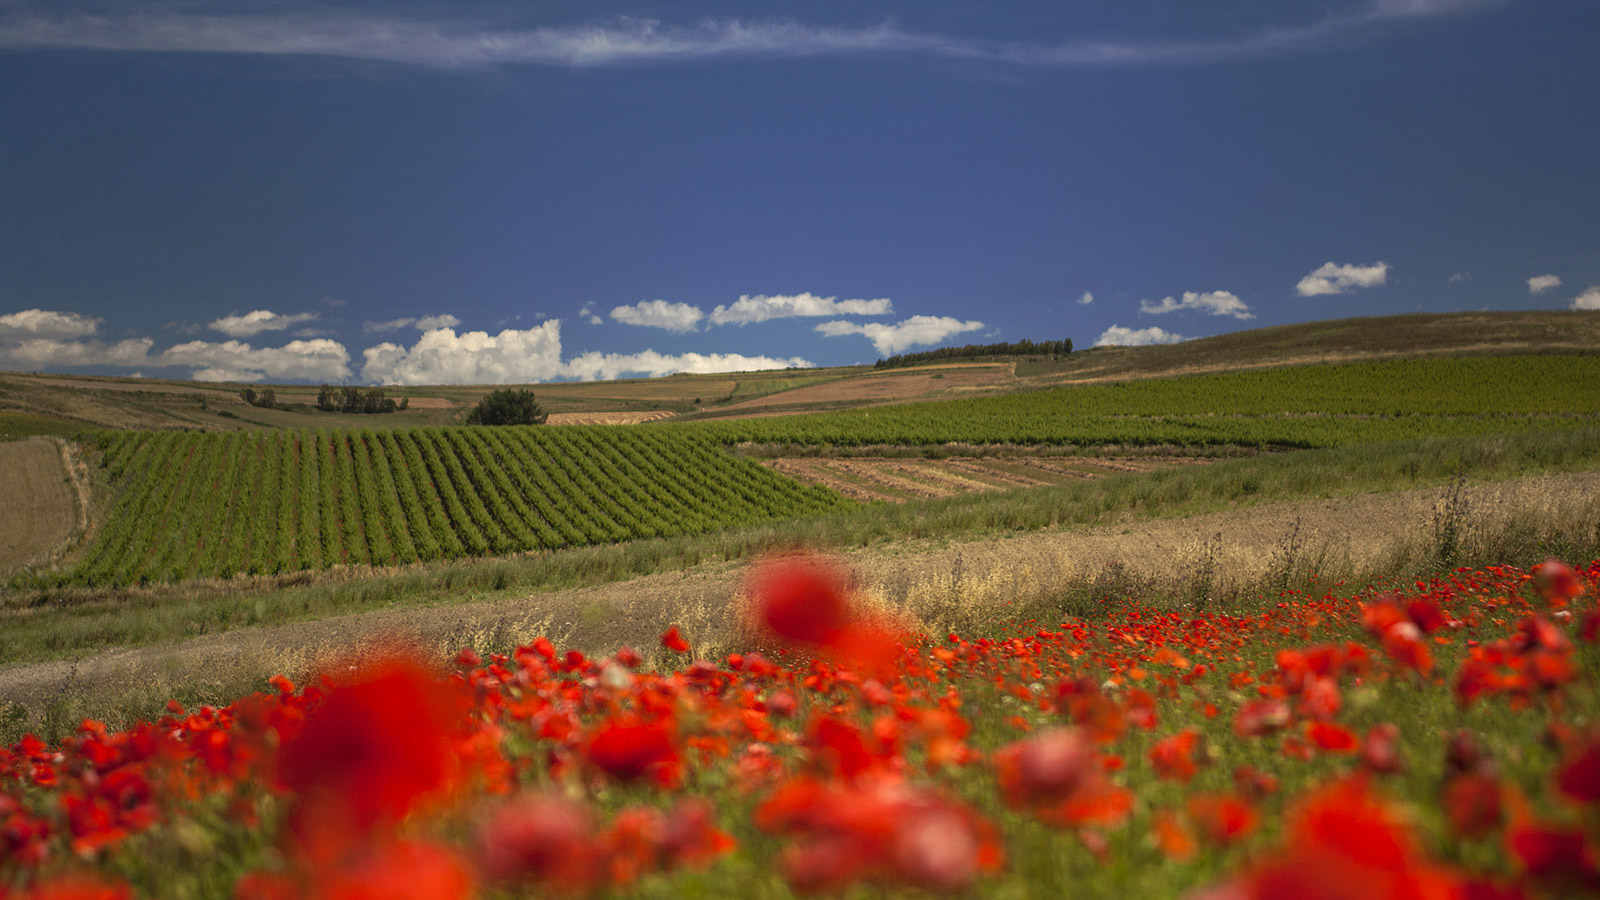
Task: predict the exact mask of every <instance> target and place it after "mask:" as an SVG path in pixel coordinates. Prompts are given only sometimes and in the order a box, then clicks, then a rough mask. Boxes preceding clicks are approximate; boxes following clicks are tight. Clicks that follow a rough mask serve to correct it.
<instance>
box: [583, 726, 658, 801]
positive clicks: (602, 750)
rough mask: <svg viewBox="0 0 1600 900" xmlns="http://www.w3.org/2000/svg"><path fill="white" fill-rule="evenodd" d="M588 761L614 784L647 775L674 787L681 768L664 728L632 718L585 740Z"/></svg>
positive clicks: (602, 728) (605, 727)
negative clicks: (611, 779) (614, 782)
mask: <svg viewBox="0 0 1600 900" xmlns="http://www.w3.org/2000/svg"><path fill="white" fill-rule="evenodd" d="M588 759H589V762H590V763H592V764H593V765H594V766H595V768H597V769H600V770H601V771H602V772H605V773H606V774H607V775H610V776H611V777H612V778H615V779H617V780H618V781H637V780H639V779H641V778H643V777H645V776H647V775H648V776H650V777H651V778H652V779H653V780H655V781H656V782H657V783H658V784H661V785H670V784H674V783H676V782H677V779H678V774H679V770H680V767H681V762H680V759H679V756H678V750H677V747H676V746H675V745H674V743H673V739H672V733H671V730H670V729H669V728H668V726H667V725H666V724H665V723H663V722H642V721H639V720H638V719H635V718H621V719H613V720H611V721H608V722H606V723H605V724H603V725H601V726H600V727H599V728H598V729H597V730H596V731H595V732H594V734H593V735H592V736H590V738H589V743H588Z"/></svg>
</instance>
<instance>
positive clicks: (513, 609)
mask: <svg viewBox="0 0 1600 900" xmlns="http://www.w3.org/2000/svg"><path fill="white" fill-rule="evenodd" d="M1597 494H1600V472H1586V473H1577V474H1568V475H1553V476H1541V477H1535V478H1524V479H1518V480H1514V481H1508V482H1502V483H1499V484H1492V485H1486V486H1483V487H1479V488H1473V489H1470V490H1469V492H1468V497H1469V503H1470V510H1471V515H1472V518H1473V520H1474V521H1484V522H1493V521H1496V520H1497V519H1498V520H1503V519H1504V517H1505V516H1508V515H1512V514H1517V513H1524V514H1525V513H1529V512H1532V513H1542V512H1543V511H1546V510H1549V511H1552V512H1551V513H1550V514H1551V515H1555V514H1556V513H1555V512H1553V511H1554V510H1558V509H1561V508H1562V506H1563V504H1564V503H1568V502H1570V501H1571V500H1572V499H1573V498H1580V499H1581V498H1585V497H1593V496H1595V495H1597ZM1440 496H1441V492H1440V491H1439V490H1437V489H1431V490H1420V491H1409V492H1403V493H1393V494H1365V495H1358V496H1353V497H1340V498H1334V499H1319V500H1305V501H1300V502H1295V503H1283V504H1274V505H1267V506H1256V507H1244V508H1240V509H1235V510H1230V511H1225V512H1218V513H1210V514H1206V515H1200V516H1194V517H1191V518H1186V519H1168V520H1154V521H1146V522H1137V523H1130V524H1129V525H1127V526H1121V527H1110V528H1094V529H1076V530H1070V531H1054V532H1040V533H1030V534H1023V535H1018V536H1016V537H1010V538H1000V539H996V538H995V537H994V536H992V535H988V536H983V537H981V538H978V539H974V540H971V541H966V542H959V543H947V544H942V545H929V544H923V545H917V544H910V543H907V544H900V545H888V546H882V547H877V548H873V549H870V550H863V551H859V552H854V553H850V554H846V555H845V557H844V558H845V560H846V561H847V562H848V564H849V565H850V567H851V568H852V569H853V570H854V571H855V572H856V574H857V577H858V580H859V583H860V585H861V587H862V588H863V590H865V591H866V592H867V593H868V594H869V595H871V596H873V597H876V598H878V599H879V600H881V601H882V602H885V603H889V604H892V605H896V606H904V607H906V608H908V609H910V610H912V611H914V612H917V613H918V614H920V615H923V616H924V619H925V621H928V623H929V624H930V625H932V626H937V625H938V624H939V622H938V620H937V618H936V617H937V616H938V615H940V613H939V612H938V611H939V610H941V609H946V610H948V609H949V608H950V604H953V603H956V604H962V605H965V606H967V607H969V608H970V607H971V606H972V605H974V604H981V605H985V606H987V605H991V604H1003V603H1005V602H1007V601H1009V600H1011V599H1014V598H1019V597H1029V596H1040V595H1044V594H1048V593H1049V592H1052V591H1058V590H1060V589H1061V588H1063V587H1065V586H1066V585H1068V584H1070V583H1072V582H1074V581H1077V580H1082V579H1085V578H1094V577H1096V576H1097V575H1099V574H1103V573H1105V572H1107V571H1109V570H1110V569H1116V568H1121V569H1123V570H1125V571H1127V572H1130V573H1134V574H1137V575H1139V576H1141V577H1149V578H1166V579H1171V578H1177V579H1189V578H1191V577H1193V574H1194V573H1195V572H1196V571H1197V569H1198V567H1200V566H1204V565H1209V566H1211V567H1212V568H1213V570H1214V571H1216V572H1217V573H1219V575H1218V577H1219V581H1220V582H1226V581H1227V580H1229V579H1234V580H1237V581H1241V582H1243V581H1252V580H1255V579H1258V578H1260V577H1262V576H1264V575H1267V574H1268V573H1269V572H1272V571H1275V570H1276V568H1277V567H1282V566H1284V565H1286V564H1289V563H1291V562H1294V561H1295V560H1294V559H1292V558H1298V560H1300V561H1302V562H1310V561H1313V560H1315V559H1318V558H1320V559H1323V560H1324V561H1325V562H1326V563H1327V564H1329V565H1344V566H1350V565H1353V566H1355V567H1361V566H1366V565H1373V564H1376V563H1378V562H1380V561H1381V560H1382V559H1383V558H1384V557H1385V555H1386V554H1389V553H1391V552H1393V551H1394V549H1395V547H1396V546H1397V544H1400V543H1402V542H1405V541H1417V540H1426V539H1428V538H1429V536H1430V535H1431V531H1432V527H1433V519H1434V510H1435V508H1436V505H1437V504H1438V503H1439V500H1440ZM1513 562H1518V563H1529V562H1531V561H1529V560H1514V561H1513ZM742 575H743V569H742V568H740V567H736V566H731V565H726V564H712V565H705V566H701V567H698V568H695V569H691V570H687V571H679V572H665V573H661V574H657V575H651V576H647V577H644V578H639V579H635V580H633V581H627V582H620V583H613V584H606V585H599V586H596V587H590V588H582V589H576V590H566V591H558V592H551V593H545V594H535V595H530V596H522V597H511V598H502V599H494V600H486V601H480V602H476V603H471V604H455V605H449V604H446V605H437V606H428V607H405V608H399V609H393V610H382V611H377V612H370V613H362V614H355V615H347V616H339V617H334V618H328V619H322V620H318V621H314V622H305V623H298V624H292V625H284V626H275V627H270V628H250V629H243V630H239V631H234V632H229V633H224V634H218V635H209V636H206V637H202V638H197V639H194V640H190V641H187V642H184V643H181V644H174V645H163V646H153V647H141V648H135V649H129V650H116V651H108V652H104V653H99V654H96V655H94V656H91V657H88V658H85V659H82V660H78V661H77V662H75V663H74V662H66V661H63V662H51V663H37V664H26V665H17V666H11V667H7V668H4V669H0V700H8V701H11V702H14V703H19V704H22V705H24V706H27V707H29V708H30V709H38V708H39V707H40V706H42V705H43V704H46V703H48V702H49V701H50V700H51V698H53V697H57V696H61V695H62V693H63V691H64V690H66V689H67V688H68V687H69V686H73V685H76V686H81V688H82V689H83V690H91V691H92V690H93V689H95V688H92V687H90V686H96V687H100V686H118V685H128V684H138V685H140V686H141V687H140V690H143V691H147V692H150V693H151V695H152V697H151V698H152V699H154V700H156V702H159V699H160V698H159V697H158V696H157V695H160V694H162V693H163V692H166V693H167V694H169V695H170V692H172V691H173V690H175V689H176V688H179V687H182V686H192V685H193V684H195V683H197V682H198V683H204V682H205V681H206V679H208V678H211V679H215V678H216V677H217V673H224V672H227V673H235V674H237V673H239V672H258V673H259V674H260V677H261V678H263V679H264V678H265V677H266V676H267V675H270V674H272V673H274V672H278V671H284V672H290V673H295V672H303V671H306V670H308V669H310V668H312V667H314V666H315V665H316V664H317V663H318V661H322V660H326V659H328V658H330V657H332V656H335V655H340V654H347V653H349V652H351V649H352V648H357V647H361V646H363V645H370V644H371V643H372V642H373V641H374V640H376V639H378V638H387V637H397V636H398V637H401V638H404V639H406V640H409V641H413V642H418V643H420V644H421V645H422V646H425V647H428V648H430V649H435V650H439V651H444V650H447V649H453V648H457V647H460V646H463V645H468V644H472V645H476V646H505V645H508V643H509V642H513V641H515V642H526V641H529V640H531V639H532V638H534V637H536V636H538V635H540V634H548V635H550V636H551V637H552V639H555V640H557V641H558V642H559V643H563V644H564V645H566V646H576V647H579V648H582V649H586V650H589V651H591V652H595V651H609V650H611V649H615V648H616V647H617V646H620V645H621V644H624V643H631V644H634V645H635V646H641V647H653V646H654V640H655V637H656V636H657V635H659V634H660V633H661V631H663V630H665V628H666V626H667V625H669V624H678V625H680V626H681V627H683V629H684V631H685V633H687V634H690V635H694V636H704V635H710V634H716V633H718V632H723V631H725V628H726V624H727V622H728V617H729V610H730V604H731V603H732V602H733V601H734V599H735V596H736V594H737V592H738V589H739V585H740V581H741V578H742ZM1219 586H1220V585H1219ZM930 617H933V618H930ZM73 689H74V690H76V689H77V688H73Z"/></svg>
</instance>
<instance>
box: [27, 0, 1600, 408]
mask: <svg viewBox="0 0 1600 900" xmlns="http://www.w3.org/2000/svg"><path fill="white" fill-rule="evenodd" d="M1596 34H1600V4H1596V3H1594V2H1592V0H1548V2H1536V0H1521V2H1517V0H1322V2H1300V0H1105V2H1082V3H1071V4H1063V3H1057V2H1039V3H1006V4H997V3H982V2H975V0H967V2H941V0H919V2H915V3H874V2H850V3H843V2H816V3H807V4H792V3H775V2H763V0H755V2H749V0H746V2H739V3H671V4H668V3H659V2H644V3H632V4H629V3H595V2H585V3H576V2H550V3H541V4H537V5H536V6H530V5H527V4H512V3H480V4H468V3H459V2H452V3H444V2H409V3H370V2H369V3H346V4H326V3H320V4H296V3H292V2H242V3H232V4H220V3H219V4H216V5H208V4H207V3H205V2H195V0H189V2H160V0H157V2H145V3H138V4H132V3H90V4H73V3H61V2H51V3H17V2H13V0H0V122H3V123H4V126H3V127H0V368H3V369H11V370H48V371H78V372H94V373H112V374H114V373H121V374H128V373H134V372H138V373H142V374H145V375H152V376H155V375H160V376H164V377H197V378H202V379H229V380H233V379H237V380H258V381H269V382H283V381H312V382H319V381H349V382H367V383H443V382H457V383H483V382H531V381H547V380H553V379H567V378H593V377H619V376H633V375H641V374H665V373H668V372H672V371H680V370H691V371H716V370H729V369H747V368H754V367H766V366H774V365H804V364H815V365H836V364H845V363H855V362H870V361H871V360H874V359H876V358H878V357H879V356H880V355H886V354H889V353H895V352H903V351H909V350H918V349H926V348H928V347H933V346H939V345H943V344H961V343H970V342H976V341H982V342H989V341H998V340H1016V339H1020V338H1025V337H1026V338H1034V339H1043V338H1052V339H1053V338H1061V337H1070V338H1072V339H1073V341H1074V342H1075V343H1076V344H1077V345H1078V346H1080V347H1088V346H1090V345H1093V344H1095V343H1096V342H1099V341H1106V342H1121V343H1148V342H1156V341H1163V340H1176V339H1179V338H1192V337H1200V336H1205V335H1212V334H1217V333H1221V332H1224V331H1231V330H1236V329H1241V328H1250V327H1256V326H1261V325H1273V324H1281V323H1288V322H1299V321H1307V320H1314V319H1326V318H1338V317H1343V316H1352V315H1373V314H1385V313H1400V312H1415V311H1437V312H1442V311H1452V310H1473V309H1566V308H1600V288H1596V287H1595V286H1596V285H1600V174H1597V172H1600V166H1597V164H1596V160H1597V159H1600V150H1597V148H1600V117H1597V116H1596V115H1595V110H1596V106H1595V97H1596V96H1597V95H1600V69H1597V68H1596V66H1595V61H1594V51H1593V41H1594V35H1596Z"/></svg>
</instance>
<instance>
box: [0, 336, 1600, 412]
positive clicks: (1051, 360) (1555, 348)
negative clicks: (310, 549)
mask: <svg viewBox="0 0 1600 900" xmlns="http://www.w3.org/2000/svg"><path fill="white" fill-rule="evenodd" d="M1545 353H1562V354H1593V353H1600V314H1595V313H1592V312H1573V311H1534V312H1469V313H1428V314H1409V315H1397V316H1380V317H1365V318H1351V319H1334V320H1325V321H1318V322H1307V323H1302V324H1296V325H1276V326H1269V327H1265V328H1256V329H1250V330H1247V331H1236V332H1231V333H1229V334H1223V335H1218V336H1215V337H1208V338H1199V339H1196V340H1192V341H1184V342H1182V343H1178V344H1167V345H1161V346H1151V347H1096V348H1093V349H1088V350H1081V351H1078V352H1075V353H1073V354H1071V355H1069V356H1063V357H1046V356H1039V357H1014V356H1013V357H996V358H993V359H987V360H986V359H981V358H979V359H960V360H951V361H949V362H942V361H941V362H930V363H926V364H922V365H915V366H907V367H900V368H892V369H878V370H875V369H873V368H871V367H868V366H843V367H831V368H821V369H787V370H777V371H768V372H739V373H727V374H715V375H692V374H680V375H671V376H665V377H660V378H635V379H620V380H615V381H593V382H558V383H548V384H540V385H535V386H534V387H535V389H536V390H537V391H538V393H539V399H540V402H541V403H542V404H543V405H544V406H545V408H546V409H547V410H548V411H549V412H551V413H552V414H553V415H555V416H556V418H555V419H554V420H553V421H556V422H561V421H581V422H584V423H589V424H593V423H597V422H605V421H615V422H617V423H619V424H626V423H631V422H638V421H645V420H649V419H660V418H662V417H664V416H670V417H672V418H677V419H708V418H731V417H748V416H769V415H780V414H786V413H804V412H822V411H831V410H839V409H849V408H855V407H861V406H875V405H882V404H893V403H904V402H913V401H920V400H931V399H940V398H951V397H965V396H983V395H996V394H1007V393H1014V392H1018V391H1029V390H1035V389H1039V388H1049V387H1062V386H1068V385H1074V384H1087V383H1096V382H1110V381H1128V380H1137V379H1144V378H1159V377H1170V376H1180V375H1195V374H1208V373H1216V372H1225V371H1231V370H1242V369H1257V368H1267V367H1279V366H1295V365H1314V364H1322V363H1335V362H1359V361H1371V360H1384V359H1402V358H1419V357H1439V356H1483V355H1512V354H1545ZM243 386H244V385H240V384H229V383H208V382H194V381H179V380H164V379H148V378H129V377H118V376H91V375H49V374H39V373H0V440H5V439H8V438H11V437H25V436H28V435H33V434H69V433H73V432H77V431H83V430H90V429H187V430H194V429H199V430H207V431H241V430H261V429H275V428H308V427H309V428H317V427H339V426H351V427H363V428H392V427H412V426H419V425H447V424H453V423H456V422H458V421H459V420H460V417H461V416H462V415H463V414H464V413H465V411H466V409H468V408H469V407H471V406H472V405H473V404H474V403H476V402H477V400H478V398H479V397H480V396H482V395H483V394H484V393H485V392H487V391H489V390H491V389H492V388H493V387H494V386H492V385H448V386H412V387H390V388H386V391H387V393H388V394H389V395H390V396H392V397H395V398H396V399H398V398H401V397H405V398H409V400H410V403H409V408H408V409H407V410H405V411H403V412H398V413H390V414H383V415H356V414H342V413H326V412H320V411H318V410H316V409H314V408H313V406H312V404H313V401H314V399H315V396H316V390H317V388H316V386H315V385H275V386H273V387H274V390H275V391H276V393H277V395H278V399H279V402H280V404H282V406H283V407H284V408H279V409H261V408H258V407H253V406H249V405H247V404H245V403H244V402H243V401H242V400H241V399H240V398H239V393H238V392H239V389H240V388H241V387H243ZM257 387H261V386H260V385H257ZM608 417H609V418H608Z"/></svg>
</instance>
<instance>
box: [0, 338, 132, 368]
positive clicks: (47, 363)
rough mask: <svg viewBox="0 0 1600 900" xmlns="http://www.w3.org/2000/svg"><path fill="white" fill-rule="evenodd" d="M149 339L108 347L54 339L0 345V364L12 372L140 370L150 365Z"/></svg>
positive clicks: (104, 344)
mask: <svg viewBox="0 0 1600 900" xmlns="http://www.w3.org/2000/svg"><path fill="white" fill-rule="evenodd" d="M154 344H155V342H154V341H152V340H150V339H149V338H130V339H128V340H125V341H118V342H116V343H114V344H108V343H105V342H103V341H72V340H65V341H63V340H56V339H54V338H28V339H25V340H21V341H17V342H16V343H11V344H0V360H4V361H5V364H6V365H7V366H9V367H11V368H17V369H45V368H49V367H52V366H62V367H73V366H142V365H146V364H148V363H150V362H151V357H150V348H151V347H152V346H153V345H154Z"/></svg>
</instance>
